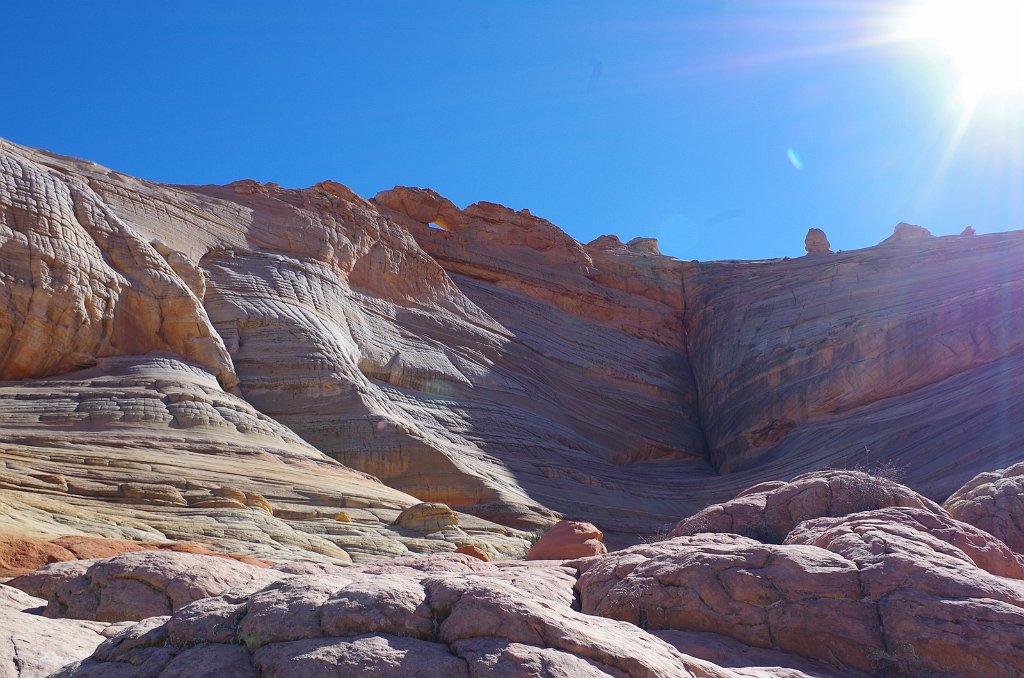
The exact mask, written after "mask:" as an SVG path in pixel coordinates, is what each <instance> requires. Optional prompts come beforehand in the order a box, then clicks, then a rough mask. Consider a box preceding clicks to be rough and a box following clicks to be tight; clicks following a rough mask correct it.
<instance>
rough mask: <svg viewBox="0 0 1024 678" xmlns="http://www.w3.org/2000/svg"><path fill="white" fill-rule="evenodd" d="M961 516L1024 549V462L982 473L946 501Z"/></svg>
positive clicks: (955, 516)
mask: <svg viewBox="0 0 1024 678" xmlns="http://www.w3.org/2000/svg"><path fill="white" fill-rule="evenodd" d="M943 507H944V508H945V509H946V510H947V511H949V514H950V515H951V516H953V517H954V518H956V519H957V520H962V521H963V522H965V523H970V524H971V525H974V526H975V527H979V528H981V529H983V530H985V531H986V532H988V533H989V534H993V535H995V536H996V537H998V538H999V539H1001V540H1003V541H1004V542H1005V543H1006V545H1007V546H1009V547H1010V548H1012V549H1013V550H1014V551H1016V552H1017V553H1024V464H1014V465H1013V466H1010V467H1008V468H1004V469H999V470H998V471H989V472H985V473H981V474H979V475H977V476H975V477H974V478H972V479H971V480H970V481H969V482H968V483H967V484H966V485H964V486H963V487H961V488H960V489H959V490H957V491H956V492H954V493H953V494H952V495H951V496H950V497H949V499H947V500H946V502H945V503H944V504H943Z"/></svg>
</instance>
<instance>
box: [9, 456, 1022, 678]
mask: <svg viewBox="0 0 1024 678" xmlns="http://www.w3.org/2000/svg"><path fill="white" fill-rule="evenodd" d="M985 480H986V479H985V478H979V479H978V480H977V481H972V483H971V484H969V485H968V489H967V491H969V490H970V488H973V487H977V486H978V483H979V482H984V481H985ZM1017 499H1018V500H1019V497H1017ZM968 504H970V505H972V506H973V507H974V509H975V512H974V513H973V514H972V515H973V516H974V519H975V520H976V521H977V522H979V523H980V522H985V521H998V520H1001V519H1006V517H1007V516H1006V514H1005V511H1004V510H1003V509H1000V508H997V507H996V506H995V505H994V504H993V503H992V502H986V501H985V500H984V499H974V500H972V499H963V498H957V499H955V500H952V504H951V507H953V506H959V507H960V508H961V510H963V508H964V507H965V506H966V505H968ZM724 516H730V518H729V519H728V520H726V519H724V518H723V517H724ZM600 539H601V535H600V533H599V532H596V533H595V530H594V528H593V526H592V525H582V524H570V523H559V524H558V526H556V528H555V529H552V530H551V531H549V532H548V533H547V534H546V535H545V536H544V537H543V538H542V539H541V540H540V542H538V543H537V544H536V545H535V547H534V549H535V553H534V554H533V555H532V556H531V559H527V560H495V561H490V562H488V561H486V560H482V559H480V558H477V557H473V556H470V555H465V554H442V555H433V556H420V557H404V558H390V559H381V560H378V561H375V562H373V563H370V564H363V565H351V566H347V567H346V566H338V565H333V564H329V563H323V562H311V561H292V562H288V563H279V564H276V565H272V564H268V563H247V562H240V561H238V560H233V559H230V558H227V557H224V556H216V555H203V554H194V553H177V552H166V551H134V552H130V553H125V554H123V555H118V556H114V557H109V558H97V559H88V560H74V561H67V562H58V563H53V564H50V565H47V566H44V567H42V568H40V569H38V570H36V571H34V572H32V573H30V574H26V575H23V576H20V577H17V578H15V579H12V580H10V581H8V582H7V584H6V585H0V617H2V618H3V619H4V622H5V623H4V628H5V629H6V630H5V631H4V633H3V636H0V672H2V674H3V675H10V676H19V677H25V678H27V677H29V676H45V675H49V674H50V672H54V673H53V675H55V676H61V677H82V676H160V677H170V676H210V677H213V676H254V677H255V676H297V675H302V676H321V675H323V676H335V675H373V676H636V677H639V676H645V677H646V676H659V677H660V676H664V677H666V678H668V677H675V676H707V677H713V676H721V677H723V678H724V677H728V676H747V677H751V676H789V677H791V678H797V677H804V676H807V677H810V676H817V677H825V676H857V675H875V676H895V675H913V676H1018V675H1021V673H1022V672H1024V555H1022V554H1020V553H1018V552H1016V551H1014V550H1013V549H1012V548H1011V547H1009V546H1008V545H1007V544H1006V543H1004V542H1003V541H1001V540H999V539H998V538H997V537H995V536H993V535H992V534H990V533H988V532H986V531H984V530H982V529H981V528H979V527H977V526H976V525H974V524H972V523H971V522H966V521H964V522H962V521H960V520H957V519H956V518H954V517H952V515H950V513H949V512H948V511H947V510H946V509H945V508H943V507H940V506H938V505H936V504H934V503H933V502H931V501H929V500H928V499H926V498H925V497H923V496H921V495H919V494H917V493H915V492H914V491H913V490H910V489H909V488H907V487H905V486H902V485H898V484H896V483H893V482H891V481H887V480H885V479H880V478H876V477H872V476H869V475H867V474H863V473H859V472H850V471H823V472H817V473H812V474H808V475H805V476H802V477H799V478H796V479H794V480H793V481H792V482H788V483H771V484H769V486H760V487H754V488H751V489H750V490H749V491H747V492H745V493H743V494H742V495H741V496H739V497H737V498H736V499H734V500H732V501H729V502H726V503H725V504H722V505H719V506H713V507H709V508H708V509H706V510H704V511H702V512H700V513H698V514H696V515H694V516H691V517H689V518H686V519H684V520H682V521H680V523H679V525H678V526H677V528H676V529H675V531H674V532H673V536H669V537H668V538H666V539H664V540H661V541H655V542H651V543H649V544H641V545H637V546H632V547H628V548H626V549H622V550H619V551H612V552H606V549H605V548H604V546H603V544H602V543H601V541H600ZM581 554H585V555H582V557H579V556H581ZM570 556H571V557H575V559H567V558H568V557H570ZM484 557H486V556H484ZM539 557H543V558H547V559H544V560H541V559H536V558H539Z"/></svg>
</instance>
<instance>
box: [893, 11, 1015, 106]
mask: <svg viewBox="0 0 1024 678" xmlns="http://www.w3.org/2000/svg"><path fill="white" fill-rule="evenodd" d="M907 21H908V26H907V30H908V32H909V33H910V34H911V35H912V36H913V37H915V38H918V39H923V40H927V41H929V42H932V43H934V44H935V46H937V47H939V48H940V49H941V50H942V51H943V52H945V53H946V54H947V55H948V56H949V58H950V59H951V60H952V62H953V64H954V67H955V68H956V69H957V70H958V72H959V76H960V78H961V85H962V87H963V88H964V89H965V90H966V91H967V92H969V93H970V94H972V95H974V96H977V97H983V96H985V95H986V94H990V93H1000V94H1010V93H1013V94H1020V93H1024V0H928V1H925V2H921V3H918V4H915V5H914V7H913V9H912V10H911V12H910V14H909V16H908V19H907Z"/></svg>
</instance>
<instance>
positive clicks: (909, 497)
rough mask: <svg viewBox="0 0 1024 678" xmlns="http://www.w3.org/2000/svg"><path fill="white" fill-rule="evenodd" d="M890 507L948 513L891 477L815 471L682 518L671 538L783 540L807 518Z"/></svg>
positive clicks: (762, 486) (752, 489) (760, 487)
mask: <svg viewBox="0 0 1024 678" xmlns="http://www.w3.org/2000/svg"><path fill="white" fill-rule="evenodd" d="M889 506H909V507H915V508H922V509H924V510H927V511H930V512H933V513H937V514H940V513H942V509H941V508H940V507H939V506H938V505H937V504H935V502H933V501H931V500H930V499H928V498H926V497H924V496H922V495H920V494H918V493H917V492H914V491H913V490H911V489H910V488H908V487H905V486H903V485H900V484H899V483H896V482H894V481H891V480H888V479H886V478H881V477H878V476H872V475H869V474H867V473H863V472H861V471H849V470H827V471H815V472H813V473H807V474H804V475H801V476H797V477H796V478H794V479H793V480H791V481H789V482H786V483H779V482H772V483H766V484H763V485H758V486H754V487H752V488H749V489H747V490H745V491H743V492H741V493H740V494H739V496H737V497H736V498H735V499H733V500H731V501H728V502H725V503H723V504H715V505H712V506H709V507H707V508H705V509H704V510H702V511H699V512H698V513H696V514H694V515H692V516H690V517H689V518H686V519H685V520H682V521H680V522H679V524H678V525H676V527H675V529H674V530H672V532H671V535H670V536H673V537H679V536H685V535H693V534H699V533H701V532H727V533H732V534H741V535H744V536H747V537H752V538H754V539H758V540H760V541H766V542H772V543H781V542H782V540H784V539H785V538H786V535H787V534H789V532H790V530H792V529H793V528H794V527H796V526H797V525H798V524H800V523H801V522H802V521H804V520H809V519H811V518H821V517H825V516H844V515H847V514H850V513H857V512H860V511H868V510H871V509H880V508H886V507H889Z"/></svg>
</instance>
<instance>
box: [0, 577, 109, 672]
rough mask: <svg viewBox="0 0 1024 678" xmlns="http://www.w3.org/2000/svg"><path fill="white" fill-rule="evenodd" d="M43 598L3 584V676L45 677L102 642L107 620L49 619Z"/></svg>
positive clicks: (0, 633)
mask: <svg viewBox="0 0 1024 678" xmlns="http://www.w3.org/2000/svg"><path fill="white" fill-rule="evenodd" d="M45 604H46V602H45V601H44V600H41V599H39V598H33V597H32V596H29V595H27V594H26V593H23V592H22V591H19V590H18V589H15V588H11V587H10V586H4V585H0V676H4V678H43V676H48V675H50V673H52V672H53V671H56V670H58V669H59V668H61V667H62V666H64V665H65V664H69V663H71V662H74V661H77V660H79V659H83V658H85V657H87V656H88V655H89V654H91V653H92V651H93V650H95V649H96V647H97V646H98V645H99V644H100V643H101V642H103V636H102V635H101V633H102V631H103V629H104V627H106V624H100V623H97V622H88V621H78V620H74V619H47V618H45V617H43V616H41V615H40V614H39V610H41V609H42V607H43V606H44V605H45Z"/></svg>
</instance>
